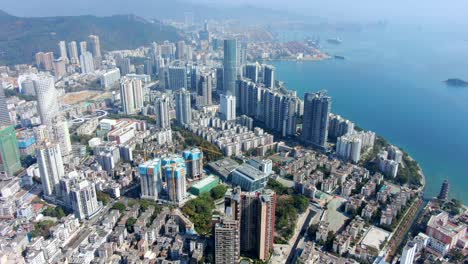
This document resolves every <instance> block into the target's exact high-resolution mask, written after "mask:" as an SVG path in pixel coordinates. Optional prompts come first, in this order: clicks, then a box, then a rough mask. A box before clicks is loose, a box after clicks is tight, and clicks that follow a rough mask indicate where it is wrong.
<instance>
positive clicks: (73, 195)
mask: <svg viewBox="0 0 468 264" xmlns="http://www.w3.org/2000/svg"><path fill="white" fill-rule="evenodd" d="M70 202H71V205H72V208H73V212H74V213H75V216H76V217H77V218H78V219H84V218H90V217H92V216H93V215H95V214H96V213H97V212H99V210H100V209H101V205H100V204H99V202H98V200H97V195H96V187H95V185H94V183H92V182H90V181H88V180H81V181H80V182H78V183H77V184H75V185H74V186H73V187H72V189H71V192H70Z"/></svg>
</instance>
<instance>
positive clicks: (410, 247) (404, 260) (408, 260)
mask: <svg viewBox="0 0 468 264" xmlns="http://www.w3.org/2000/svg"><path fill="white" fill-rule="evenodd" d="M416 248H417V245H416V243H413V242H408V244H406V246H405V247H404V248H403V252H402V253H401V258H400V264H413V261H414V255H415V254H416Z"/></svg>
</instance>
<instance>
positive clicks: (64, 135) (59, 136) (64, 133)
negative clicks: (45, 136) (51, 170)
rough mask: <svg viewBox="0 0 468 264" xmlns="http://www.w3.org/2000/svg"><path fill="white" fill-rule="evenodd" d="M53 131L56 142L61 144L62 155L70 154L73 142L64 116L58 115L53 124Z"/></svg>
mask: <svg viewBox="0 0 468 264" xmlns="http://www.w3.org/2000/svg"><path fill="white" fill-rule="evenodd" d="M52 133H53V135H54V139H55V142H57V143H58V144H59V145H60V151H61V153H62V156H67V155H70V154H71V153H72V144H71V139H70V130H69V127H68V122H67V120H66V119H65V118H63V117H57V118H56V119H55V120H54V123H53V125H52Z"/></svg>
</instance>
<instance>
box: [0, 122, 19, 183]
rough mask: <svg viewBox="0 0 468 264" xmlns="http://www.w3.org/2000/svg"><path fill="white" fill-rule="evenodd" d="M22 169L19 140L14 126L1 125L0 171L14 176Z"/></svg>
mask: <svg viewBox="0 0 468 264" xmlns="http://www.w3.org/2000/svg"><path fill="white" fill-rule="evenodd" d="M19 170H21V161H20V153H19V149H18V140H17V139H16V132H15V128H14V127H13V126H0V172H6V173H7V175H8V176H13V175H14V174H15V173H16V172H18V171H19Z"/></svg>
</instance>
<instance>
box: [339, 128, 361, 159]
mask: <svg viewBox="0 0 468 264" xmlns="http://www.w3.org/2000/svg"><path fill="white" fill-rule="evenodd" d="M361 149H362V141H361V138H360V137H359V136H358V135H356V134H351V135H345V136H341V137H339V138H338V140H337V142H336V154H337V155H338V156H339V157H340V158H343V159H345V160H350V161H352V162H354V163H358V162H359V159H360V158H361Z"/></svg>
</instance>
